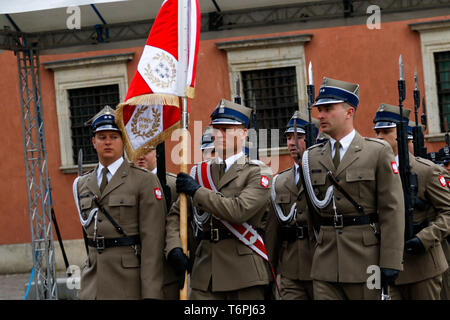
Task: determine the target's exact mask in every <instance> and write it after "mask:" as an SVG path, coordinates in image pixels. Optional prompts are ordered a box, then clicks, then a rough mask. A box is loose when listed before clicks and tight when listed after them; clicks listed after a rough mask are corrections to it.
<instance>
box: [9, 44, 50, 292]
mask: <svg viewBox="0 0 450 320" xmlns="http://www.w3.org/2000/svg"><path fill="white" fill-rule="evenodd" d="M15 44H16V48H15V50H14V52H15V55H16V57H17V67H18V75H19V90H20V111H21V116H22V133H23V146H24V155H25V173H26V180H27V196H28V212H29V218H30V228H31V249H32V255H33V275H34V276H33V280H34V283H35V285H34V289H35V290H36V293H35V297H36V299H39V300H42V299H49V300H52V299H57V298H58V293H57V286H56V270H55V269H56V266H55V254H54V253H55V251H54V245H53V228H52V220H51V195H50V180H49V175H48V168H47V151H46V146H45V133H44V122H43V112H42V105H41V80H40V79H41V78H40V73H39V67H40V66H39V51H38V49H37V48H36V47H35V45H33V43H30V42H27V39H26V38H24V37H17V38H15Z"/></svg>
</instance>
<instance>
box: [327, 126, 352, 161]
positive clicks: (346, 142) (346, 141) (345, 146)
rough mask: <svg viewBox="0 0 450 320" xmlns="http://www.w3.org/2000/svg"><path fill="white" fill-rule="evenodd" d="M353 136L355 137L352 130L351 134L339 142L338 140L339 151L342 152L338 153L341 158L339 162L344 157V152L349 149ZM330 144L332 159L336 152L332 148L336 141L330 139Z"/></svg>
mask: <svg viewBox="0 0 450 320" xmlns="http://www.w3.org/2000/svg"><path fill="white" fill-rule="evenodd" d="M355 136H356V130H355V129H353V130H352V132H350V133H349V134H348V135H346V136H345V137H343V138H342V139H341V140H339V143H340V144H341V150H342V152H340V153H339V155H340V156H341V160H342V158H343V157H344V154H345V152H347V149H348V148H349V147H350V144H351V143H352V141H353V139H354V138H355ZM330 143H331V156H332V157H334V154H335V152H336V150H335V148H334V144H335V143H336V140H335V139H333V138H331V137H330Z"/></svg>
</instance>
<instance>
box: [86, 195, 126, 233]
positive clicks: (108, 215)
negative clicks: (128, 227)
mask: <svg viewBox="0 0 450 320" xmlns="http://www.w3.org/2000/svg"><path fill="white" fill-rule="evenodd" d="M94 202H95V204H96V205H97V207H98V208H99V209H100V211H101V212H102V213H103V214H104V215H105V217H106V218H107V219H108V220H109V222H111V224H112V225H113V226H114V228H116V230H117V232H118V233H119V234H121V235H122V236H123V237H127V235H126V233H125V232H124V231H123V229H122V228H121V227H120V226H119V225H118V224H117V222H116V220H114V219H113V217H111V216H110V214H109V213H108V212H107V211H106V210H105V208H104V207H103V206H102V204H101V203H100V202H99V201H98V198H97V197H94Z"/></svg>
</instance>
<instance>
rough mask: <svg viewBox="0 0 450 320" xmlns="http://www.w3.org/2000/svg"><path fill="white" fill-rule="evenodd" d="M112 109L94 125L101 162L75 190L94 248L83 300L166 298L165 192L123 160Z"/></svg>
mask: <svg viewBox="0 0 450 320" xmlns="http://www.w3.org/2000/svg"><path fill="white" fill-rule="evenodd" d="M108 108H109V107H108ZM108 108H106V109H103V110H102V111H101V112H100V113H99V114H97V115H96V116H95V117H94V119H93V122H92V130H93V138H92V143H93V145H94V148H95V149H96V151H97V155H98V158H99V164H98V165H97V166H96V168H95V169H94V170H93V171H91V172H88V173H87V174H85V175H83V176H81V177H79V178H77V179H76V180H75V181H74V186H73V187H74V196H75V202H76V204H77V208H78V209H79V214H80V221H81V222H82V225H83V228H84V230H85V232H86V235H87V239H86V240H87V244H88V246H89V254H88V262H87V265H86V266H85V268H84V269H83V270H82V273H81V289H80V291H79V294H78V297H79V298H80V299H143V298H150V299H162V298H163V295H162V287H163V259H164V252H163V249H164V236H165V233H164V225H165V216H166V214H167V208H166V203H165V201H164V194H163V192H162V189H161V185H160V184H159V181H158V178H157V177H156V176H155V175H154V174H152V173H150V172H148V171H147V170H145V169H141V168H139V167H136V166H135V165H134V164H130V163H128V162H127V161H126V160H125V159H124V158H123V141H122V136H121V132H120V130H119V129H118V128H117V126H116V124H115V122H114V114H113V113H112V112H113V110H112V109H111V108H109V109H108Z"/></svg>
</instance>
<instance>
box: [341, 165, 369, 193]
mask: <svg viewBox="0 0 450 320" xmlns="http://www.w3.org/2000/svg"><path fill="white" fill-rule="evenodd" d="M345 178H346V179H345V180H346V182H347V183H348V187H346V188H345V189H346V191H347V192H348V193H350V194H351V195H355V196H357V197H359V199H365V198H369V197H370V195H373V194H374V192H375V170H374V169H372V168H348V169H347V171H346V176H345ZM355 200H356V199H355Z"/></svg>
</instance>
